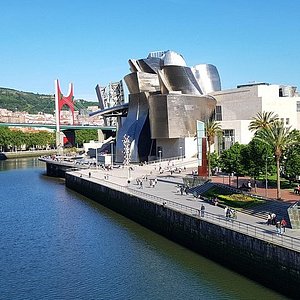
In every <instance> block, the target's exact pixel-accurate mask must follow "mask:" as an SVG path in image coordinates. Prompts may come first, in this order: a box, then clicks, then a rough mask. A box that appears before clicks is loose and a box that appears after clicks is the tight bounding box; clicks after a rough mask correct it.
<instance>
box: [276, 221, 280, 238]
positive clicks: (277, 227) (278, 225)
mask: <svg viewBox="0 0 300 300" xmlns="http://www.w3.org/2000/svg"><path fill="white" fill-rule="evenodd" d="M275 226H276V232H277V234H278V235H279V234H281V225H280V222H279V221H277V222H276V225H275Z"/></svg>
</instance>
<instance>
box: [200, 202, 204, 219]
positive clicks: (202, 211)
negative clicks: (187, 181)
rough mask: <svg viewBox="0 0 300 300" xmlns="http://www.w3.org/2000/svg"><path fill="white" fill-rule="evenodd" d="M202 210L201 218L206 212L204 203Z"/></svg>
mask: <svg viewBox="0 0 300 300" xmlns="http://www.w3.org/2000/svg"><path fill="white" fill-rule="evenodd" d="M200 211H201V218H203V217H204V213H205V206H204V205H203V203H202V205H201V208H200Z"/></svg>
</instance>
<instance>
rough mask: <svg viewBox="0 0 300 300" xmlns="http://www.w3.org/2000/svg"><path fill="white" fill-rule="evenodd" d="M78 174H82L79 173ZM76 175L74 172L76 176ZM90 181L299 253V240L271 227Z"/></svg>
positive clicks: (110, 183)
mask: <svg viewBox="0 0 300 300" xmlns="http://www.w3.org/2000/svg"><path fill="white" fill-rule="evenodd" d="M78 173H79V174H82V173H81V172H78ZM78 173H77V172H76V174H78ZM79 176H80V175H79ZM84 176H85V177H89V176H88V175H86V174H84ZM90 179H93V180H96V181H98V182H101V184H102V185H105V186H107V187H110V186H113V187H115V189H116V190H119V191H122V192H124V193H126V194H130V195H133V196H138V197H141V198H142V199H144V200H147V201H151V202H153V203H157V204H160V205H164V206H165V207H168V208H171V209H174V210H177V211H180V212H183V213H185V214H187V215H190V216H193V217H195V218H200V219H203V220H205V221H207V222H210V223H213V224H216V225H219V226H222V227H224V228H228V229H231V230H234V231H237V232H240V233H243V234H246V235H249V236H251V237H255V238H257V239H260V240H263V241H265V242H268V243H272V244H275V245H279V246H282V247H284V248H287V249H292V250H295V251H298V252H300V239H298V238H295V237H292V236H290V235H288V234H286V233H283V234H279V233H277V232H276V231H273V230H272V229H273V228H274V227H273V226H272V227H271V228H272V229H269V227H267V228H264V227H258V226H254V225H251V224H248V223H245V222H241V221H238V220H236V219H233V218H226V217H225V216H223V215H218V214H214V213H211V212H207V211H205V212H204V216H201V212H200V209H197V208H194V207H190V206H188V205H184V204H181V203H178V202H175V201H172V200H169V199H165V198H163V197H159V196H156V195H152V194H148V193H145V192H143V191H141V190H137V189H134V188H131V187H129V186H122V185H120V184H117V183H115V182H112V181H111V180H103V179H101V178H99V177H94V176H91V177H90Z"/></svg>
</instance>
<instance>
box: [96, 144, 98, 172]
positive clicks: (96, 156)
mask: <svg viewBox="0 0 300 300" xmlns="http://www.w3.org/2000/svg"><path fill="white" fill-rule="evenodd" d="M96 169H98V146H97V145H96Z"/></svg>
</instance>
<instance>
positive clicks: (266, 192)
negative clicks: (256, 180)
mask: <svg viewBox="0 0 300 300" xmlns="http://www.w3.org/2000/svg"><path fill="white" fill-rule="evenodd" d="M268 158H271V157H268V156H267V157H266V176H265V178H266V182H265V189H266V191H265V195H266V197H268Z"/></svg>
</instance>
